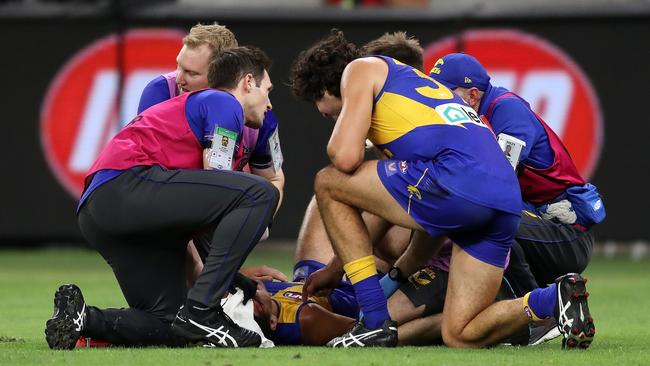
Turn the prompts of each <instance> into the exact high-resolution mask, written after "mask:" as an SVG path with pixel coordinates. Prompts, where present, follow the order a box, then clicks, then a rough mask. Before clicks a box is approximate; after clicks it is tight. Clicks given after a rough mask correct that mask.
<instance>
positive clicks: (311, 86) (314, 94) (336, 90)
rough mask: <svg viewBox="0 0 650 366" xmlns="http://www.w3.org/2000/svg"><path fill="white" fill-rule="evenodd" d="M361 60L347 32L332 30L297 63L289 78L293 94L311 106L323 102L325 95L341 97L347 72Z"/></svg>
mask: <svg viewBox="0 0 650 366" xmlns="http://www.w3.org/2000/svg"><path fill="white" fill-rule="evenodd" d="M357 57H359V51H358V49H357V46H355V45H354V44H353V43H350V42H348V41H347V40H346V39H345V35H344V34H343V32H341V31H340V30H338V29H332V30H331V31H330V34H329V35H328V36H327V37H325V38H323V39H322V40H320V41H319V42H317V43H316V44H314V45H313V46H311V47H310V48H309V49H308V50H306V51H302V52H300V55H298V58H297V59H296V61H294V63H293V65H292V67H291V75H290V77H289V83H290V85H291V90H292V92H293V94H294V95H295V96H296V97H298V98H300V99H304V100H306V101H309V102H315V101H317V100H319V99H321V98H322V97H323V94H324V92H325V91H327V92H329V93H330V94H332V95H334V96H336V97H341V76H342V75H343V70H344V69H345V67H346V66H347V65H348V64H349V63H350V62H351V61H352V60H354V59H356V58H357Z"/></svg>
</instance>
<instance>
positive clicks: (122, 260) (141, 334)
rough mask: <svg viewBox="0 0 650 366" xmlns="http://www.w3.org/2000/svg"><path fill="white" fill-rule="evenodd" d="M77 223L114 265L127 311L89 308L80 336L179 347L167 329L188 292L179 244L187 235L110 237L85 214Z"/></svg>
mask: <svg viewBox="0 0 650 366" xmlns="http://www.w3.org/2000/svg"><path fill="white" fill-rule="evenodd" d="M91 205H92V203H91ZM80 225H81V227H82V230H83V233H84V236H85V237H86V238H87V239H88V241H89V242H91V243H94V246H95V248H96V249H97V251H98V252H99V253H100V254H101V255H102V256H103V257H104V259H105V260H106V262H107V263H109V265H110V266H111V268H112V269H113V273H114V274H115V277H116V279H117V281H118V283H119V285H120V288H121V289H122V293H123V294H124V298H125V299H126V301H127V303H128V304H129V308H126V309H99V308H97V307H93V306H88V307H87V308H88V313H87V314H88V316H87V322H86V327H85V330H84V334H83V335H84V336H86V337H90V338H92V339H98V340H103V341H108V342H110V343H112V344H114V345H121V346H180V345H184V344H185V341H184V340H182V339H180V338H179V337H177V336H176V335H175V334H173V332H171V323H172V321H173V320H174V318H175V315H176V312H177V311H178V308H179V307H180V306H181V305H182V304H183V303H184V302H185V295H186V293H187V290H186V287H185V275H184V265H185V261H184V255H185V250H184V248H183V246H182V243H183V242H185V241H186V239H185V238H183V237H177V238H176V239H172V238H171V237H170V236H169V235H165V236H155V235H147V236H146V237H145V236H143V237H140V238H137V237H134V238H132V239H130V240H125V239H124V238H123V237H120V238H114V237H112V236H107V235H103V233H102V231H101V229H100V228H98V227H97V223H96V222H94V220H93V219H92V218H91V217H90V215H88V214H87V213H86V212H82V213H81V215H80Z"/></svg>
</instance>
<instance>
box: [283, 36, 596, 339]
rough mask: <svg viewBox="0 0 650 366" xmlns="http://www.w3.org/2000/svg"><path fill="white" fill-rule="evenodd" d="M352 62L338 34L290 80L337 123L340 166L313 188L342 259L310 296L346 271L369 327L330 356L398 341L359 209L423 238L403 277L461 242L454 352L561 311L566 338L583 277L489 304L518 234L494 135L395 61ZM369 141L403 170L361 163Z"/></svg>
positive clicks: (514, 188) (333, 153) (516, 196)
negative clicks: (444, 242)
mask: <svg viewBox="0 0 650 366" xmlns="http://www.w3.org/2000/svg"><path fill="white" fill-rule="evenodd" d="M348 50H350V52H348ZM355 57H356V55H355V52H354V46H353V45H351V44H349V43H348V42H347V41H345V39H344V38H343V37H342V34H341V33H340V32H334V33H333V34H332V35H331V36H330V37H329V38H326V39H324V40H323V41H321V42H320V43H318V44H316V45H315V46H313V47H312V48H310V49H309V50H307V51H305V52H303V53H301V55H300V57H299V58H298V60H297V61H296V63H295V64H294V67H293V69H292V78H291V81H292V86H293V90H294V93H295V94H296V95H298V96H300V97H302V98H304V99H306V100H309V101H312V102H315V103H316V106H317V107H318V109H319V111H320V112H321V113H322V114H323V115H325V116H330V117H332V118H334V119H335V120H337V122H336V126H335V128H334V132H333V134H332V137H331V139H330V142H329V144H328V154H329V155H330V159H331V161H332V163H333V166H332V167H328V168H326V169H324V170H322V171H321V172H320V173H319V174H318V176H317V179H316V184H315V187H316V197H317V200H318V204H319V208H320V211H321V216H322V217H323V221H324V223H325V227H326V229H327V232H328V234H329V236H330V238H331V239H332V245H333V247H334V248H335V252H336V254H337V258H340V260H334V261H331V262H330V263H329V264H328V266H327V267H326V268H325V269H323V270H320V271H317V272H315V273H314V274H312V275H311V276H310V277H309V278H308V280H307V283H306V285H305V287H304V288H305V291H304V294H303V297H306V296H305V295H308V294H311V293H315V292H317V291H318V290H319V289H323V288H332V287H334V286H335V285H336V284H337V283H338V282H339V281H340V278H341V275H342V273H343V272H344V271H345V272H346V273H347V275H348V277H349V278H350V279H351V282H352V283H353V286H354V288H355V292H356V294H357V300H358V301H359V302H360V305H361V308H362V310H363V313H364V318H363V321H361V322H359V323H357V325H356V326H355V328H354V329H353V330H352V331H351V332H350V334H346V335H344V336H343V337H340V338H339V339H335V340H333V341H332V345H333V346H344V347H347V346H362V345H382V346H392V345H395V344H396V342H397V334H396V333H397V331H396V328H395V323H394V322H392V321H390V318H389V314H388V311H387V307H386V301H385V299H384V298H383V292H382V290H381V287H380V286H379V281H378V278H377V276H376V270H375V266H374V261H373V259H372V256H371V255H370V254H371V249H370V243H369V238H368V234H367V231H365V229H364V227H363V222H362V221H361V218H360V216H359V210H364V211H370V212H372V213H374V214H377V215H378V216H381V217H383V218H385V219H387V220H389V221H391V222H392V223H394V224H398V225H400V226H405V227H409V228H411V229H415V230H417V233H416V235H415V236H414V240H413V241H412V243H411V244H410V246H409V249H407V251H406V252H405V255H404V256H402V257H401V258H400V260H399V261H398V262H397V263H396V264H397V265H399V268H402V269H403V271H404V272H405V273H406V274H410V273H414V272H415V271H416V270H417V269H418V268H420V266H421V265H422V264H423V263H420V262H421V261H422V258H429V257H430V255H431V254H432V252H435V251H436V250H437V249H438V248H439V245H440V242H441V241H440V239H439V238H441V237H442V236H449V237H450V238H451V239H452V240H453V242H454V247H453V250H452V260H451V265H450V279H449V285H448V289H447V296H446V301H445V309H444V312H443V322H442V334H443V339H444V341H445V344H447V345H448V346H453V347H481V346H487V345H490V344H495V343H497V342H499V341H501V340H502V339H504V338H507V337H509V336H510V335H512V334H514V333H516V332H517V331H519V330H520V329H522V328H524V327H525V326H527V324H528V322H529V321H530V320H531V318H532V319H533V320H536V319H538V317H539V316H541V317H546V316H549V315H552V314H553V313H554V312H557V313H559V314H560V315H562V317H560V318H559V320H560V321H561V324H560V325H561V327H562V331H563V332H564V333H565V334H568V333H569V332H570V331H571V329H570V328H571V327H570V326H568V327H567V324H568V322H567V320H566V319H565V317H564V315H565V312H566V311H567V309H565V308H564V306H565V303H566V302H568V304H571V307H570V308H569V309H568V311H569V313H570V314H569V316H571V317H572V316H574V315H575V314H577V312H578V310H580V312H583V311H585V312H587V313H588V309H587V307H586V298H585V296H584V294H585V292H584V285H583V280H582V279H581V278H580V277H579V276H577V275H571V276H567V277H564V278H562V279H561V280H560V286H558V289H556V288H555V287H552V288H550V289H548V290H537V289H536V290H533V291H532V292H531V294H528V295H527V296H526V297H525V298H524V299H517V300H511V301H500V302H497V303H494V304H492V302H493V300H494V298H495V296H496V293H497V290H498V288H499V284H500V282H501V278H502V276H503V267H504V266H505V262H506V257H507V253H508V251H509V248H510V245H511V242H512V240H513V238H514V234H515V232H516V228H517V226H518V223H519V216H518V215H519V213H520V210H521V197H520V193H519V189H518V184H517V181H516V177H515V175H514V173H513V171H512V168H511V167H510V165H509V164H508V162H507V161H506V160H505V159H504V157H503V153H502V151H500V149H499V146H498V144H497V143H496V141H495V140H494V138H493V135H492V134H491V131H490V130H489V129H488V128H487V126H485V125H484V124H483V123H482V121H481V120H480V119H478V117H477V116H476V115H475V112H473V111H471V109H470V108H469V107H468V106H466V105H465V103H464V102H463V101H462V99H460V98H459V97H458V96H455V95H454V94H453V93H452V92H451V91H450V90H449V89H447V88H446V87H444V86H443V85H442V84H440V83H437V82H436V81H435V80H433V79H431V78H429V77H427V76H426V75H424V74H422V73H421V72H418V71H417V70H415V69H413V68H410V67H408V66H404V65H403V64H401V63H398V62H395V61H394V60H392V59H390V58H387V57H369V58H363V59H358V60H355ZM463 116H464V117H463ZM366 137H369V138H370V140H371V141H372V142H373V143H374V144H375V145H376V146H378V147H380V148H381V149H383V150H384V152H385V153H386V155H387V156H391V157H392V158H393V159H399V160H393V159H390V160H386V161H379V162H376V161H370V162H363V151H364V140H365V138H366ZM470 182H471V183H470ZM476 182H481V184H480V185H477V184H476ZM425 229H426V231H425ZM425 232H426V233H427V234H424V233H425ZM431 239H434V242H432V241H431ZM426 253H429V254H428V255H426ZM529 296H530V301H528V300H529ZM575 296H577V297H575ZM574 297H575V298H574ZM558 298H559V299H558ZM571 300H573V302H571ZM578 323H579V324H576V322H574V323H573V325H574V327H575V328H578V329H577V330H576V332H578V333H581V334H582V335H583V336H584V334H585V333H591V331H592V328H593V324H592V323H591V319H590V318H588V320H584V321H582V322H578ZM360 338H363V340H360ZM584 345H588V343H587V342H585V343H584Z"/></svg>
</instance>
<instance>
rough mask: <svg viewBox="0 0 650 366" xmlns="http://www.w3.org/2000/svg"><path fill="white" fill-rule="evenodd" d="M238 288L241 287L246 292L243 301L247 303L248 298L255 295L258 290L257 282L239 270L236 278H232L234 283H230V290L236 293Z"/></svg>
mask: <svg viewBox="0 0 650 366" xmlns="http://www.w3.org/2000/svg"><path fill="white" fill-rule="evenodd" d="M236 288H240V289H241V290H242V291H243V292H244V301H242V303H243V304H244V305H246V303H247V302H248V300H250V299H252V298H253V297H255V293H256V292H257V282H255V281H253V280H251V279H250V278H248V277H246V276H244V275H243V274H241V273H239V272H237V274H235V278H234V279H233V280H232V284H231V285H230V292H231V293H233V294H234V293H235V292H237V290H236ZM233 290H234V291H233Z"/></svg>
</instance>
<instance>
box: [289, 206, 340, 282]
mask: <svg viewBox="0 0 650 366" xmlns="http://www.w3.org/2000/svg"><path fill="white" fill-rule="evenodd" d="M332 257H334V250H333V249H332V245H331V244H330V240H329V238H328V237H327V231H325V226H324V225H323V220H322V219H321V217H320V212H318V204H317V203H316V197H312V199H311V200H310V201H309V205H308V206H307V210H306V211H305V216H304V217H303V220H302V225H300V231H299V232H298V241H297V242H296V253H295V258H294V263H295V264H294V267H293V280H294V281H302V280H304V279H306V278H307V277H309V275H310V274H311V273H313V272H315V271H317V270H319V269H320V268H322V267H324V264H325V263H328V262H329V261H330V260H331V259H332Z"/></svg>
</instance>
